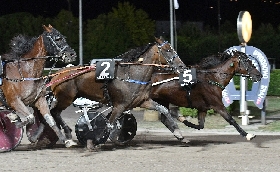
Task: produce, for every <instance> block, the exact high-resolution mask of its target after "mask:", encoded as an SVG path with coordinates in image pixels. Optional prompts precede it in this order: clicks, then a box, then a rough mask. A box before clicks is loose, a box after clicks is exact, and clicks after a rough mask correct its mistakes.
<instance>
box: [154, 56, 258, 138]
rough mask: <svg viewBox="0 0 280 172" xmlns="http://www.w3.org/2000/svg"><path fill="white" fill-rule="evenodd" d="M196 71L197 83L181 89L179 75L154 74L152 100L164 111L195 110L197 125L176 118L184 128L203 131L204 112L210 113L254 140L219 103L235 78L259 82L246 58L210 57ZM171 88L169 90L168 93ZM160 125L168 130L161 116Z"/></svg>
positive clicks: (256, 73) (182, 118) (166, 122)
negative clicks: (169, 108) (242, 76)
mask: <svg viewBox="0 0 280 172" xmlns="http://www.w3.org/2000/svg"><path fill="white" fill-rule="evenodd" d="M195 67H196V68H197V83H196V84H194V85H189V86H184V87H182V86H181V85H180V83H179V81H178V74H168V73H157V74H154V75H153V77H152V82H153V87H152V90H151V95H150V96H151V98H152V99H153V100H155V101H156V102H158V103H159V104H161V105H164V106H165V107H168V106H169V103H172V104H174V105H176V106H179V107H190V108H196V109H197V110H198V122H199V125H195V124H192V123H190V122H189V121H187V120H186V119H185V118H184V117H178V115H177V114H175V115H174V116H177V117H178V119H179V120H180V121H181V122H183V123H184V124H185V125H186V126H188V127H192V128H195V129H203V128H204V122H205V116H206V114H207V110H209V109H213V110H214V111H215V112H216V113H218V114H220V115H221V116H222V117H223V118H224V119H225V120H226V121H227V122H228V123H229V124H230V125H233V126H234V127H235V128H236V130H237V131H238V132H239V133H240V134H241V135H242V136H243V137H246V138H247V140H251V139H253V138H254V137H255V136H254V135H252V134H248V133H246V132H245V131H244V130H243V129H242V128H241V127H240V126H239V125H238V124H237V123H236V121H235V120H234V119H233V118H232V117H231V115H230V114H229V113H228V112H227V110H226V108H225V106H224V104H223V102H222V91H223V89H224V88H225V87H226V86H227V85H228V83H229V82H230V80H231V79H232V78H233V76H234V75H235V74H242V75H245V76H248V77H250V78H251V79H252V80H253V81H254V82H255V81H259V80H260V79H261V77H262V75H261V73H260V72H259V71H258V70H257V69H256V68H255V67H254V65H253V64H252V62H251V60H250V59H249V58H248V57H247V56H246V54H244V53H241V52H232V53H230V54H229V53H228V52H226V53H223V54H219V55H218V56H209V57H207V58H205V59H203V60H202V62H201V63H200V64H198V65H196V66H195ZM170 88H172V89H170ZM161 120H162V122H163V123H164V124H165V125H167V126H168V120H167V119H166V118H165V116H163V115H162V119H161Z"/></svg>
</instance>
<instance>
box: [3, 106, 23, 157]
mask: <svg viewBox="0 0 280 172" xmlns="http://www.w3.org/2000/svg"><path fill="white" fill-rule="evenodd" d="M9 113H12V112H11V111H8V110H3V111H0V152H7V151H11V150H13V149H15V148H16V147H17V146H18V145H19V144H20V142H21V139H22V136H23V128H22V127H21V128H17V127H16V125H15V124H14V123H12V122H11V120H10V119H9V118H8V117H7V114H9Z"/></svg>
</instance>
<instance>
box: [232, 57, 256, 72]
mask: <svg viewBox="0 0 280 172" xmlns="http://www.w3.org/2000/svg"><path fill="white" fill-rule="evenodd" d="M234 53H236V54H238V66H239V67H238V71H236V75H240V76H244V77H250V73H251V71H252V70H254V69H255V68H256V67H255V66H254V65H253V64H252V65H249V63H248V62H249V60H250V59H249V58H248V56H247V55H246V54H245V53H242V52H234ZM241 65H242V66H243V67H244V68H245V70H246V71H247V74H239V73H238V72H239V71H240V70H241V69H240V68H241Z"/></svg>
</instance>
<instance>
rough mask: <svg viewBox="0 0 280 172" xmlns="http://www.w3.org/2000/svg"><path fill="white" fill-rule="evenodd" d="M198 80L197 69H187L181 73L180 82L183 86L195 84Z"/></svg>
mask: <svg viewBox="0 0 280 172" xmlns="http://www.w3.org/2000/svg"><path fill="white" fill-rule="evenodd" d="M195 82H196V69H195V68H191V69H185V70H184V71H183V72H182V73H180V74H179V83H180V85H181V86H185V85H190V84H194V83H195Z"/></svg>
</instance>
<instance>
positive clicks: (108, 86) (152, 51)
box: [34, 38, 186, 141]
mask: <svg viewBox="0 0 280 172" xmlns="http://www.w3.org/2000/svg"><path fill="white" fill-rule="evenodd" d="M140 50H141V51H140ZM117 58H120V59H121V61H120V62H117V65H116V66H115V78H114V79H112V80H109V81H105V82H104V81H100V80H96V79H95V78H96V71H95V69H94V68H93V67H92V66H85V67H81V66H74V67H67V68H64V69H62V70H59V71H57V75H56V76H54V77H53V78H52V80H51V82H50V85H51V90H52V92H53V94H54V96H55V98H56V100H57V101H56V104H55V105H54V107H53V108H52V109H51V114H52V115H53V117H54V118H55V120H56V122H57V124H59V125H60V126H61V128H63V129H64V131H65V133H66V137H67V138H69V139H71V138H72V136H71V130H70V127H69V126H67V124H66V123H65V122H64V121H63V119H62V118H61V116H60V114H61V112H62V111H63V110H64V109H66V108H67V107H68V106H70V105H71V104H72V102H73V101H74V100H75V99H76V98H78V97H84V98H87V99H90V100H93V101H98V102H101V103H103V104H108V103H110V104H111V105H112V107H113V108H112V114H111V116H110V118H109V122H110V124H111V125H114V122H115V120H116V119H117V118H118V117H119V116H120V115H121V114H122V113H123V112H124V111H126V110H130V109H132V108H134V107H138V106H139V107H144V108H148V109H154V110H158V111H160V112H161V113H163V114H164V115H166V117H167V118H168V119H170V121H171V123H172V124H171V126H172V127H173V128H174V130H173V131H174V132H173V134H174V135H175V136H176V137H178V138H179V139H182V135H181V133H178V131H177V130H176V127H175V125H177V124H176V123H175V121H174V120H173V119H172V117H171V115H170V113H169V111H168V109H166V108H165V107H164V106H161V105H160V104H158V103H156V102H155V101H153V100H152V99H150V98H149V94H150V89H151V82H150V81H151V77H152V74H153V73H154V72H155V70H156V69H157V67H156V66H157V65H159V66H161V65H164V64H168V65H169V66H170V67H173V68H174V70H175V71H177V70H178V69H180V68H185V67H186V66H185V64H184V63H183V62H182V61H181V59H180V58H179V56H178V55H177V53H176V51H175V50H174V49H173V48H172V47H171V46H170V44H169V43H167V42H166V41H164V40H163V39H162V38H156V42H155V43H153V44H148V45H147V46H145V47H144V48H139V47H138V48H136V49H132V50H131V51H128V52H126V53H124V54H123V55H120V56H119V57H117ZM90 68H92V69H90ZM83 70H84V71H85V72H82V71H83ZM79 72H80V73H79ZM76 73H78V74H76ZM172 120H173V121H172ZM34 137H36V138H38V137H39V135H37V136H34ZM114 139H115V140H117V139H118V138H117V135H116V138H114V137H112V140H113V141H114Z"/></svg>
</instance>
